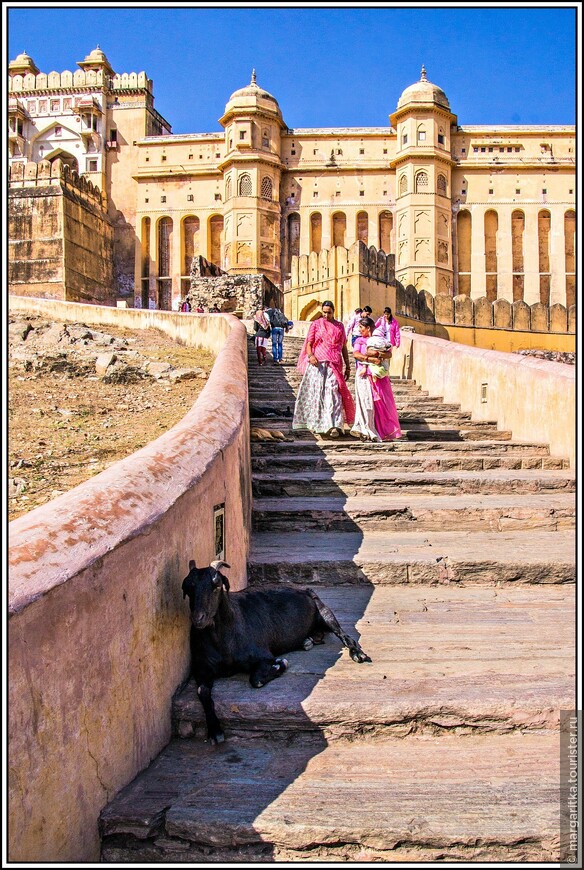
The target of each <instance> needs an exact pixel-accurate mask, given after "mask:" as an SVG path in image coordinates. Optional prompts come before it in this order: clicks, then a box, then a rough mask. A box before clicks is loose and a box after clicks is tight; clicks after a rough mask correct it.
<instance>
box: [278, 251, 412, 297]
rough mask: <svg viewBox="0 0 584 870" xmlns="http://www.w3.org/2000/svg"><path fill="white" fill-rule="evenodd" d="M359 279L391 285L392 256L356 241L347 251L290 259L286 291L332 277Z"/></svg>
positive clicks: (393, 260)
mask: <svg viewBox="0 0 584 870" xmlns="http://www.w3.org/2000/svg"><path fill="white" fill-rule="evenodd" d="M352 275H360V276H361V277H363V278H369V279H372V280H374V281H380V282H382V283H384V284H393V283H394V281H395V255H394V254H386V253H385V252H384V251H382V250H378V249H377V248H376V247H374V246H373V245H371V246H370V247H367V245H366V244H365V243H364V242H361V241H358V242H355V243H354V244H353V245H351V247H350V248H342V247H334V248H330V249H329V250H323V251H321V252H320V253H318V254H317V253H315V252H314V251H313V252H312V253H311V254H303V255H301V256H294V257H293V258H292V263H291V276H290V287H291V288H292V289H296V288H299V287H306V286H307V285H309V284H319V283H323V282H327V281H329V280H330V279H331V278H333V277H338V278H340V277H344V276H347V277H349V276H352Z"/></svg>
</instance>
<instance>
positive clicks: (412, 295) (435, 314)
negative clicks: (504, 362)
mask: <svg viewBox="0 0 584 870" xmlns="http://www.w3.org/2000/svg"><path fill="white" fill-rule="evenodd" d="M395 313H396V314H397V315H398V316H399V315H402V316H404V317H408V318H412V319H414V320H419V321H421V322H422V323H431V324H443V325H448V326H466V327H474V328H477V329H479V328H481V329H506V330H513V331H517V332H540V333H560V334H563V333H568V334H573V333H575V332H576V306H575V305H570V306H569V307H566V306H564V305H560V304H559V303H557V304H555V305H544V304H543V303H541V302H536V303H534V304H533V305H528V304H527V303H526V302H523V301H517V302H509V301H508V300H506V299H496V300H494V301H491V300H490V299H487V297H486V296H483V297H481V298H480V299H471V297H470V296H466V295H465V294H460V295H459V296H449V295H448V294H438V295H437V296H435V297H434V296H433V295H432V294H431V293H428V292H427V291H425V290H420V291H418V290H416V288H415V287H413V286H412V285H409V286H408V287H404V286H403V285H402V284H400V283H399V282H398V283H397V285H396V307H395Z"/></svg>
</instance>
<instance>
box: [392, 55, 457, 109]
mask: <svg viewBox="0 0 584 870" xmlns="http://www.w3.org/2000/svg"><path fill="white" fill-rule="evenodd" d="M411 103H436V104H437V105H438V106H442V107H443V108H444V109H448V111H450V103H449V102H448V97H447V96H446V94H445V93H444V91H443V90H442V88H439V87H438V85H434V84H432V82H429V81H428V79H427V77H426V68H425V67H424V66H422V72H421V74H420V80H419V81H417V82H414V84H413V85H410V86H409V87H407V88H406V89H405V91H404V92H403V93H402V95H401V97H400V98H399V100H398V103H397V108H398V110H399V109H403V107H404V106H407V105H409V104H411Z"/></svg>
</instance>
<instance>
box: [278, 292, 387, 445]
mask: <svg viewBox="0 0 584 870" xmlns="http://www.w3.org/2000/svg"><path fill="white" fill-rule="evenodd" d="M334 312H335V307H334V305H333V303H332V302H329V301H326V302H323V303H322V315H323V316H322V317H320V318H318V320H314V321H313V322H312V323H311V325H310V327H309V330H308V333H307V336H306V339H305V342H304V345H303V347H302V350H301V352H300V356H299V358H298V369H299V371H300V372H301V373H302V375H303V377H302V381H301V384H300V387H299V390H298V396H297V398H296V405H295V409H294V419H293V423H292V428H293V429H308V430H309V431H311V432H314V433H315V434H319V435H323V436H328V437H331V438H338V437H339V436H340V435H342V434H344V431H345V425H348V426H350V427H351V429H350V434H351V435H353V436H354V437H356V438H360V439H361V440H363V441H393V440H395V439H397V438H400V437H401V434H402V433H401V429H400V425H399V420H398V414H397V409H396V406H395V400H394V397H393V391H392V389H391V382H390V379H389V360H390V359H391V348H392V347H399V343H400V335H399V325H398V323H397V320H395V318H394V317H393V315H392V312H391V309H390V308H386V309H385V311H384V313H383V314H382V316H381V317H380V318H379V319H378V320H377V322H376V321H374V320H373V318H372V317H371V316H370V314H371V313H372V312H371V309H370V308H366V309H357V310H356V311H355V315H354V317H353V318H352V320H351V321H350V322H349V324H347V327H346V328H345V327H344V326H343V324H342V323H341V322H340V321H338V320H336V319H335V316H334ZM348 339H350V340H351V344H352V353H353V357H354V359H355V369H356V371H355V399H354V400H353V397H352V396H351V393H350V392H349V389H348V387H347V383H346V382H347V380H348V379H349V376H350V373H351V367H350V361H349V351H348V348H347V340H348Z"/></svg>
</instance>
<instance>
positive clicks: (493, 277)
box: [484, 209, 499, 302]
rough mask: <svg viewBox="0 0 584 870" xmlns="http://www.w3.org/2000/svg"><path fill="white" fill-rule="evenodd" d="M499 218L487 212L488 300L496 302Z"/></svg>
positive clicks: (493, 212) (486, 258)
mask: <svg viewBox="0 0 584 870" xmlns="http://www.w3.org/2000/svg"><path fill="white" fill-rule="evenodd" d="M498 229H499V216H498V214H497V212H496V211H494V210H493V209H489V210H488V211H487V212H485V241H484V244H485V273H486V295H487V299H489V300H490V301H491V302H495V300H496V299H497V292H498V290H497V232H498Z"/></svg>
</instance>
